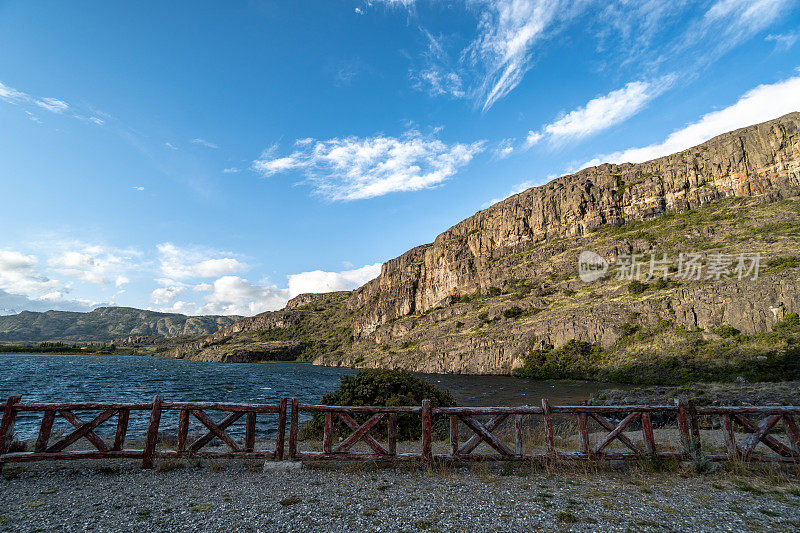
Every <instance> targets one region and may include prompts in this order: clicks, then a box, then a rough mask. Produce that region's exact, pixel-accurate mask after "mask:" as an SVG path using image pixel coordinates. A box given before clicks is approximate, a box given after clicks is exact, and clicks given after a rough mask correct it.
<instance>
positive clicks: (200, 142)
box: [192, 138, 219, 149]
mask: <svg viewBox="0 0 800 533" xmlns="http://www.w3.org/2000/svg"><path fill="white" fill-rule="evenodd" d="M192 144H197V145H200V146H205V147H206V148H215V149H216V148H219V146H217V145H216V144H214V143H212V142H210V141H207V140H205V139H200V138H197V139H192Z"/></svg>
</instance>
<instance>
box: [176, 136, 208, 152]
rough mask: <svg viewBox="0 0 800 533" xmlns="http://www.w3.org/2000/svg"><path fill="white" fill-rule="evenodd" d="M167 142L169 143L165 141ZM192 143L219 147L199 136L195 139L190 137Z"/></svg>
mask: <svg viewBox="0 0 800 533" xmlns="http://www.w3.org/2000/svg"><path fill="white" fill-rule="evenodd" d="M167 144H169V143H167ZM192 144H197V145H199V146H205V147H206V148H214V149H217V148H219V146H217V145H216V144H214V143H212V142H210V141H207V140H205V139H201V138H199V137H198V138H196V139H192Z"/></svg>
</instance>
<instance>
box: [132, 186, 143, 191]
mask: <svg viewBox="0 0 800 533" xmlns="http://www.w3.org/2000/svg"><path fill="white" fill-rule="evenodd" d="M133 190H134V191H143V190H144V187H141V186H138V187H134V188H133Z"/></svg>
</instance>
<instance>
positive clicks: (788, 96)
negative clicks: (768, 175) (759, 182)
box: [581, 76, 800, 168]
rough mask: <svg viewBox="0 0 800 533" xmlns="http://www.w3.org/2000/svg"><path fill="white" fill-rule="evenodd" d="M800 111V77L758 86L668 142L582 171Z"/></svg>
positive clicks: (636, 159) (604, 158)
mask: <svg viewBox="0 0 800 533" xmlns="http://www.w3.org/2000/svg"><path fill="white" fill-rule="evenodd" d="M798 110H800V76H797V77H793V78H789V79H787V80H784V81H781V82H778V83H774V84H771V85H759V86H758V87H756V88H754V89H752V90H750V91H748V92H747V93H745V94H744V95H742V96H741V97H740V98H739V100H738V101H737V102H736V103H735V104H733V105H731V106H729V107H726V108H724V109H720V110H718V111H712V112H710V113H707V114H705V115H703V116H702V117H701V118H700V120H698V121H696V122H694V123H692V124H689V125H688V126H686V127H684V128H681V129H680V130H677V131H675V132H673V133H672V134H670V135H669V136H668V137H667V138H666V140H664V141H663V142H660V143H656V144H651V145H649V146H644V147H641V148H629V149H627V150H623V151H620V152H614V153H611V154H605V155H601V156H598V157H596V158H594V159H592V160H591V161H588V162H586V163H585V164H584V165H583V166H581V168H586V167H589V166H593V165H598V164H600V163H625V162H628V163H640V162H642V161H649V160H651V159H655V158H657V157H661V156H665V155H669V154H673V153H677V152H680V151H682V150H686V149H687V148H691V147H692V146H696V145H698V144H700V143H702V142H705V141H707V140H708V139H711V138H712V137H715V136H717V135H720V134H722V133H725V132H728V131H731V130H735V129H737V128H743V127H745V126H750V125H752V124H757V123H759V122H764V121H766V120H770V119H773V118H777V117H779V116H782V115H785V114H787V113H791V112H793V111H798Z"/></svg>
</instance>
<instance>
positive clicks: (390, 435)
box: [386, 413, 397, 455]
mask: <svg viewBox="0 0 800 533" xmlns="http://www.w3.org/2000/svg"><path fill="white" fill-rule="evenodd" d="M386 438H387V440H388V441H389V455H397V413H389V421H388V422H387V426H386Z"/></svg>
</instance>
